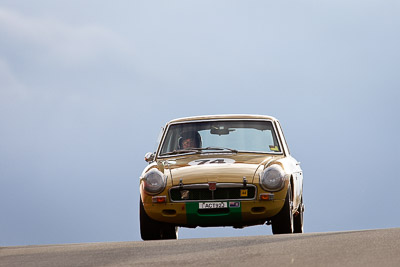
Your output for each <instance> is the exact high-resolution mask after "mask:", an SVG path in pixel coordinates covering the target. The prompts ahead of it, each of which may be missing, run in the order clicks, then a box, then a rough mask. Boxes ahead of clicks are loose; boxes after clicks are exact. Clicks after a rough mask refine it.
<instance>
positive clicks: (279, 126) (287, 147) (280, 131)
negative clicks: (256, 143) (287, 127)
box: [276, 120, 290, 155]
mask: <svg viewBox="0 0 400 267" xmlns="http://www.w3.org/2000/svg"><path fill="white" fill-rule="evenodd" d="M276 124H277V125H278V131H279V134H280V135H281V136H282V142H283V143H284V144H283V145H284V146H286V149H287V152H288V154H289V155H290V150H289V146H288V144H287V143H286V138H285V135H284V134H283V131H282V127H281V123H280V122H279V121H278V120H277V121H276Z"/></svg>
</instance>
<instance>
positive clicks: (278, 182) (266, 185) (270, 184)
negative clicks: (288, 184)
mask: <svg viewBox="0 0 400 267" xmlns="http://www.w3.org/2000/svg"><path fill="white" fill-rule="evenodd" d="M285 180H286V177H285V172H284V171H283V169H282V167H281V166H279V165H277V164H274V165H271V166H269V167H268V168H266V169H265V170H264V171H263V172H262V173H261V174H260V186H261V187H262V188H263V189H264V190H266V191H279V190H281V189H282V188H283V187H284V185H285Z"/></svg>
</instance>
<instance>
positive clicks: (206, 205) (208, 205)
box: [199, 202, 228, 209]
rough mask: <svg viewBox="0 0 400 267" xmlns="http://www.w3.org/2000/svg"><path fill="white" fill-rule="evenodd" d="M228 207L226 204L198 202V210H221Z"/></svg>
mask: <svg viewBox="0 0 400 267" xmlns="http://www.w3.org/2000/svg"><path fill="white" fill-rule="evenodd" d="M227 207H228V202H199V209H223V208H227Z"/></svg>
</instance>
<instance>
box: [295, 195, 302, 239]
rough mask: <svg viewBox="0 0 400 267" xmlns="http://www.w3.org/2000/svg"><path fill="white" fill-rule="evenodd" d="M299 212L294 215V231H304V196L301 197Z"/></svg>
mask: <svg viewBox="0 0 400 267" xmlns="http://www.w3.org/2000/svg"><path fill="white" fill-rule="evenodd" d="M297 211H298V213H297V215H296V216H295V217H294V232H295V233H303V219H304V217H303V216H304V205H303V196H302V197H301V201H300V205H299V207H298V210H297Z"/></svg>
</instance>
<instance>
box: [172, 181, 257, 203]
mask: <svg viewBox="0 0 400 267" xmlns="http://www.w3.org/2000/svg"><path fill="white" fill-rule="evenodd" d="M243 189H247V196H243V195H241V190H243ZM182 191H189V192H188V196H186V197H185V198H182ZM186 194H187V192H186ZM255 195H256V187H255V186H254V185H247V186H246V187H243V184H229V185H228V184H217V189H216V190H214V191H211V190H210V189H209V188H208V184H205V185H204V184H202V185H186V186H183V187H172V188H171V189H170V197H171V201H191V200H192V201H196V200H239V199H254V198H255Z"/></svg>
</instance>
